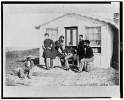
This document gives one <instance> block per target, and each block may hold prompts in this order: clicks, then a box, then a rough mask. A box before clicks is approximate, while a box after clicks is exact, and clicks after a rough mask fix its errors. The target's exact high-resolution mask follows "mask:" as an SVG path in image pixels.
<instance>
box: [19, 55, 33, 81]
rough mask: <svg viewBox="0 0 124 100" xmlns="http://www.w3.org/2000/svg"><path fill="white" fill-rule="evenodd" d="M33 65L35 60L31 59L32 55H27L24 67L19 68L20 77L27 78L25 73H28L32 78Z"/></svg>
mask: <svg viewBox="0 0 124 100" xmlns="http://www.w3.org/2000/svg"><path fill="white" fill-rule="evenodd" d="M33 67H34V62H33V61H32V60H31V55H29V56H27V57H26V61H25V62H24V67H23V68H20V69H19V77H20V78H25V75H26V74H27V77H28V78H29V79H31V77H32V74H33Z"/></svg>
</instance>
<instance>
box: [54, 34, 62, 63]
mask: <svg viewBox="0 0 124 100" xmlns="http://www.w3.org/2000/svg"><path fill="white" fill-rule="evenodd" d="M63 43H64V36H63V35H61V36H60V37H59V40H58V41H56V42H55V45H56V46H55V49H56V51H57V56H58V57H59V58H60V60H61V61H62V58H63V56H64V48H63V46H64V44H63ZM61 63H62V62H61Z"/></svg>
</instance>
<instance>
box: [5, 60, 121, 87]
mask: <svg viewBox="0 0 124 100" xmlns="http://www.w3.org/2000/svg"><path fill="white" fill-rule="evenodd" d="M20 63H21V64H22V62H18V63H17V65H16V68H14V67H13V68H12V67H9V68H8V67H7V68H8V69H7V68H6V85H7V86H39V85H40V86H44V85H45V86H113V85H119V72H118V71H117V70H115V69H113V68H108V69H106V68H95V67H92V68H91V67H89V72H84V71H83V72H82V73H76V72H75V71H73V68H72V70H69V71H65V70H64V69H62V68H61V67H56V68H52V69H50V70H46V69H45V66H40V67H39V66H35V67H34V73H33V77H32V79H28V78H27V77H26V78H25V79H20V78H19V77H18V76H17V72H18V70H19V67H17V66H18V65H20ZM9 64H10V63H9ZM14 64H15V63H14V62H13V63H12V62H11V66H12V65H14ZM22 65H23V64H22ZM10 68H11V69H10Z"/></svg>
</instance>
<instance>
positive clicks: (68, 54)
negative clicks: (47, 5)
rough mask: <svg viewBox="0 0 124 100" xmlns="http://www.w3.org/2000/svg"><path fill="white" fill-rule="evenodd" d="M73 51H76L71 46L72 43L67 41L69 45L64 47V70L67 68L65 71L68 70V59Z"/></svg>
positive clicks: (71, 56)
mask: <svg viewBox="0 0 124 100" xmlns="http://www.w3.org/2000/svg"><path fill="white" fill-rule="evenodd" d="M75 53H76V52H75V50H74V49H73V48H72V43H71V42H69V47H67V48H66V49H65V67H66V68H65V70H67V71H68V70H69V62H68V60H69V59H70V58H73V57H74V54H75Z"/></svg>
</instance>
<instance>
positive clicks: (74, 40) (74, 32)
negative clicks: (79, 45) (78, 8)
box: [72, 30, 77, 46]
mask: <svg viewBox="0 0 124 100" xmlns="http://www.w3.org/2000/svg"><path fill="white" fill-rule="evenodd" d="M72 33H73V46H76V42H77V41H76V30H73V32H72Z"/></svg>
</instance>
